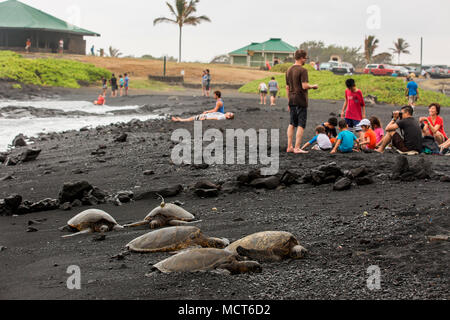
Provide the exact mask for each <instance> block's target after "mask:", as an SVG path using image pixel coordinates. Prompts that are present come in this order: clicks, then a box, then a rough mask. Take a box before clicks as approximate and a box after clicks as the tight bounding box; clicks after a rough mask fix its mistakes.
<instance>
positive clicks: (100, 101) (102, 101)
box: [94, 95, 106, 106]
mask: <svg viewBox="0 0 450 320" xmlns="http://www.w3.org/2000/svg"><path fill="white" fill-rule="evenodd" d="M105 103H106V100H105V97H103V95H99V96H98V98H97V100H96V101H94V104H95V105H97V106H103V105H105Z"/></svg>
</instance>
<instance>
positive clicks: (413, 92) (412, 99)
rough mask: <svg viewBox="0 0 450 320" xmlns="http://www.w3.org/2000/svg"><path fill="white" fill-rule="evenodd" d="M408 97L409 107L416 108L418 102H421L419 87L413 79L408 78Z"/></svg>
mask: <svg viewBox="0 0 450 320" xmlns="http://www.w3.org/2000/svg"><path fill="white" fill-rule="evenodd" d="M406 96H407V97H408V101H409V105H410V106H411V107H413V108H414V107H415V106H416V102H417V100H419V86H418V85H417V83H416V82H415V81H414V79H413V78H408V85H407V86H406Z"/></svg>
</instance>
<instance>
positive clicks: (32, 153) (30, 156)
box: [19, 149, 42, 162]
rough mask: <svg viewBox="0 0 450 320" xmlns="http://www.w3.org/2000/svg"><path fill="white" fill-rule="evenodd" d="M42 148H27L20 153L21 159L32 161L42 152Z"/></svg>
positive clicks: (22, 160)
mask: <svg viewBox="0 0 450 320" xmlns="http://www.w3.org/2000/svg"><path fill="white" fill-rule="evenodd" d="M41 151H42V150H41V149H27V150H25V151H24V152H22V153H21V154H20V155H19V161H21V162H30V161H34V160H36V159H37V157H38V156H39V155H40V154H41Z"/></svg>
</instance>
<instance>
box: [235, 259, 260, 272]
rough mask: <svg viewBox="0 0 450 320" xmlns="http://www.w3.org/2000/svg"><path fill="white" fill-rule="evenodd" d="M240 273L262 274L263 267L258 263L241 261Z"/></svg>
mask: <svg viewBox="0 0 450 320" xmlns="http://www.w3.org/2000/svg"><path fill="white" fill-rule="evenodd" d="M238 264H239V272H240V273H261V272H262V266H261V265H260V264H259V262H256V261H240V262H239V263H238Z"/></svg>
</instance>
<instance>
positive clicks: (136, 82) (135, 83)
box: [130, 79, 184, 91]
mask: <svg viewBox="0 0 450 320" xmlns="http://www.w3.org/2000/svg"><path fill="white" fill-rule="evenodd" d="M130 88H133V89H146V90H153V91H170V90H175V91H182V90H184V89H183V88H181V87H178V86H170V85H168V84H166V83H164V82H159V81H154V80H148V79H147V80H146V79H130Z"/></svg>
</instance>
